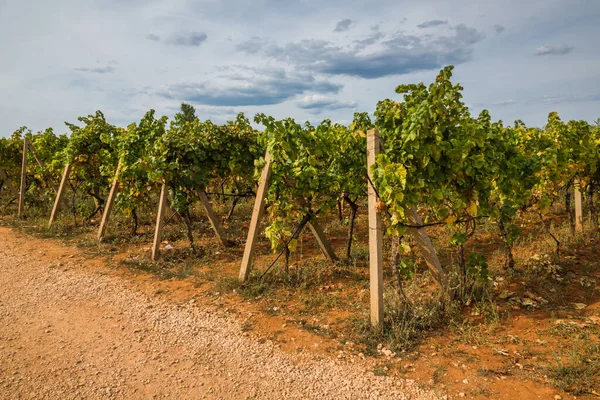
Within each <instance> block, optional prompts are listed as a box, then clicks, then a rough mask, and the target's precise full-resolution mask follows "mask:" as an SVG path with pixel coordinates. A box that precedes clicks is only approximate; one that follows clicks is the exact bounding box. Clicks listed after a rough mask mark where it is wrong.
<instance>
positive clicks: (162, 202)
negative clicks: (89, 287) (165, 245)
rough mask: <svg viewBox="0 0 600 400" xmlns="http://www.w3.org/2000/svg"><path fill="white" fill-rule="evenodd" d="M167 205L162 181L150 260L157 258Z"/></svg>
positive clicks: (165, 186)
mask: <svg viewBox="0 0 600 400" xmlns="http://www.w3.org/2000/svg"><path fill="white" fill-rule="evenodd" d="M166 205H167V184H166V183H163V184H162V187H161V189H160V198H159V200H158V213H157V215H156V228H155V230H154V243H153V244H152V261H156V260H158V257H159V248H160V241H161V237H162V230H163V225H164V224H165V221H164V219H163V216H164V214H165V207H166Z"/></svg>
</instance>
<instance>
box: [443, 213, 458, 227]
mask: <svg viewBox="0 0 600 400" xmlns="http://www.w3.org/2000/svg"><path fill="white" fill-rule="evenodd" d="M457 219H458V218H456V215H449V216H448V218H446V223H447V224H448V225H451V224H453V223H455V222H456V220H457Z"/></svg>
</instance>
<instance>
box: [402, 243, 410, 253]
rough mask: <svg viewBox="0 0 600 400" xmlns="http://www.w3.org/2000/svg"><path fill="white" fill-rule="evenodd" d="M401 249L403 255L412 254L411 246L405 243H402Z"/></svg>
mask: <svg viewBox="0 0 600 400" xmlns="http://www.w3.org/2000/svg"><path fill="white" fill-rule="evenodd" d="M400 248H401V249H402V253H404V254H408V253H410V246H409V245H408V244H406V243H404V242H402V243H400Z"/></svg>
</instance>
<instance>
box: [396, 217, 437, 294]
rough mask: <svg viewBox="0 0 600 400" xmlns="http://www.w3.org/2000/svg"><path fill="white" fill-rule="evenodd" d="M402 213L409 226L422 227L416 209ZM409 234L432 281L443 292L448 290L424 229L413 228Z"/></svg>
mask: <svg viewBox="0 0 600 400" xmlns="http://www.w3.org/2000/svg"><path fill="white" fill-rule="evenodd" d="M404 213H405V214H406V216H407V217H408V221H409V222H410V224H411V225H415V226H420V225H423V220H422V219H421V217H420V216H419V214H418V213H417V209H416V207H413V208H411V209H406V210H404ZM410 233H411V234H412V235H413V238H414V239H415V242H416V243H417V247H418V248H419V252H420V253H421V255H422V256H423V258H424V259H425V263H426V264H427V266H428V267H429V270H430V271H431V275H432V276H433V279H435V280H436V282H437V283H438V284H439V285H440V286H441V287H442V289H443V290H446V289H447V288H448V275H447V274H446V272H445V271H444V270H443V269H442V263H441V262H440V259H439V258H438V256H437V254H436V253H435V248H434V247H433V244H431V240H430V239H429V236H427V232H425V228H414V229H411V230H410Z"/></svg>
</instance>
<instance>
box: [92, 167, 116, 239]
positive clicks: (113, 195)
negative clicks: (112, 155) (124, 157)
mask: <svg viewBox="0 0 600 400" xmlns="http://www.w3.org/2000/svg"><path fill="white" fill-rule="evenodd" d="M120 168H121V161H120V160H119V163H118V164H117V171H116V172H115V177H114V178H113V182H112V186H111V187H110V192H109V193H108V199H106V206H105V207H104V213H103V214H102V221H101V222H100V228H99V229H98V240H99V241H100V242H101V241H102V240H103V239H104V232H105V231H106V228H107V227H108V221H109V220H110V213H111V211H112V208H113V205H114V204H115V198H116V197H117V193H118V192H119V179H118V177H119V169H120Z"/></svg>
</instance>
